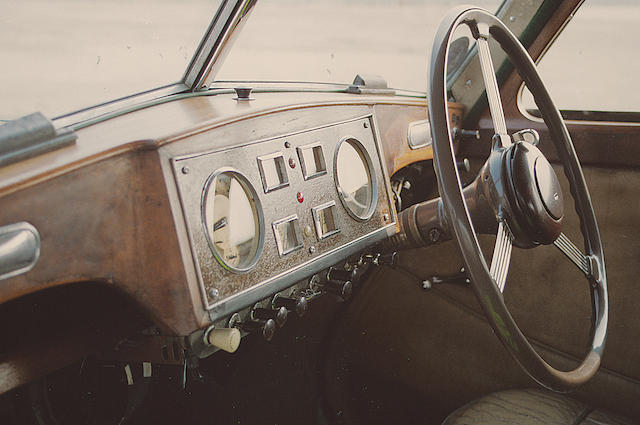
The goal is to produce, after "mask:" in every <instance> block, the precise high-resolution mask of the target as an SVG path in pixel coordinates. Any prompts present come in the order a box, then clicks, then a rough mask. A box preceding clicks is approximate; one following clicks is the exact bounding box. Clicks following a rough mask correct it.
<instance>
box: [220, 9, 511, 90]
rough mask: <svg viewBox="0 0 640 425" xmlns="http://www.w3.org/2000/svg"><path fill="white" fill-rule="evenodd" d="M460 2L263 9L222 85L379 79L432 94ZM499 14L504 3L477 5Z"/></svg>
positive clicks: (234, 55) (230, 59)
mask: <svg viewBox="0 0 640 425" xmlns="http://www.w3.org/2000/svg"><path fill="white" fill-rule="evenodd" d="M465 3H469V1H463V0H459V1H455V0H431V1H425V0H330V1H326V0H325V1H313V0H307V1H292V0H269V1H260V2H258V4H257V5H256V7H255V8H254V11H253V13H252V16H251V19H249V21H248V22H247V24H246V26H245V27H244V28H243V30H242V33H241V34H240V35H239V36H238V39H237V41H236V43H235V44H234V46H233V49H232V51H231V53H230V54H229V56H228V57H227V59H226V61H225V62H224V64H223V66H222V68H221V69H220V72H219V73H218V75H217V76H216V80H217V81H224V80H236V81H237V80H248V81H255V80H259V81H314V82H331V83H351V82H352V81H353V79H354V77H355V76H356V75H357V74H377V75H380V76H382V77H383V78H384V79H385V80H386V81H387V83H388V84H389V86H390V87H395V88H403V89H409V90H418V91H422V92H424V91H425V90H426V87H427V65H428V60H429V57H430V54H431V53H430V52H431V46H432V43H433V37H434V35H435V31H436V28H437V26H438V24H439V23H440V20H441V19H442V17H443V16H444V15H445V14H446V13H447V12H448V11H449V10H450V9H451V8H452V7H454V6H456V5H460V4H465ZM473 3H474V4H475V5H477V6H480V7H483V8H485V9H487V10H489V11H491V12H495V11H496V10H497V9H498V6H499V4H500V3H501V1H499V0H475V1H473Z"/></svg>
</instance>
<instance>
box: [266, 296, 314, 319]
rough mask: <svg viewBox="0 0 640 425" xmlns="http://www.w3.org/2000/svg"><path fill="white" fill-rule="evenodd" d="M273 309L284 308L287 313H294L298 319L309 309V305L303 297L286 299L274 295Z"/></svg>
mask: <svg viewBox="0 0 640 425" xmlns="http://www.w3.org/2000/svg"><path fill="white" fill-rule="evenodd" d="M273 307H274V308H281V307H284V308H286V309H287V310H289V311H295V312H296V314H297V315H298V316H299V317H302V316H304V314H305V313H306V312H307V310H308V309H309V304H308V303H307V299H306V298H305V297H298V298H287V297H281V296H278V295H276V297H275V298H274V299H273Z"/></svg>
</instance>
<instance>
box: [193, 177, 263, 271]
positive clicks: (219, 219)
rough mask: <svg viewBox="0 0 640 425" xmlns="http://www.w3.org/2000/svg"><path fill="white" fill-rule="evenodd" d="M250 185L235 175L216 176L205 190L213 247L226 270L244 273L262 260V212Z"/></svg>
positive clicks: (206, 222)
mask: <svg viewBox="0 0 640 425" xmlns="http://www.w3.org/2000/svg"><path fill="white" fill-rule="evenodd" d="M257 199H258V198H257V196H256V194H255V191H254V190H253V188H252V186H251V185H250V184H249V182H248V181H247V180H246V179H245V178H244V177H243V176H242V175H241V174H239V173H237V172H235V171H228V170H226V171H222V172H216V173H214V174H213V175H212V176H211V177H210V178H209V183H208V185H207V187H206V189H205V196H204V205H203V214H204V225H205V228H206V233H207V237H208V239H209V245H210V246H211V249H212V251H213V254H214V255H215V257H216V258H217V259H218V261H219V262H220V263H221V264H222V265H223V266H225V267H226V268H228V269H230V270H232V271H236V272H243V271H247V270H249V269H251V268H252V267H253V266H254V265H255V263H256V262H257V260H258V256H259V254H260V250H261V248H262V242H263V240H264V236H263V234H262V228H263V225H262V211H261V209H260V205H259V204H258V201H257Z"/></svg>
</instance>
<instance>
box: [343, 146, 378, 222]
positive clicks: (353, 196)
mask: <svg viewBox="0 0 640 425" xmlns="http://www.w3.org/2000/svg"><path fill="white" fill-rule="evenodd" d="M334 167H335V170H334V171H335V179H336V187H337V188H338V193H339V194H340V200H341V201H342V204H343V205H344V207H345V208H346V209H347V211H348V212H349V214H350V215H351V216H352V217H353V218H355V219H357V220H368V219H369V218H371V215H372V214H373V210H374V209H375V203H376V200H377V197H378V192H377V187H376V185H375V184H374V177H373V166H372V163H371V158H370V157H369V154H368V153H367V150H366V149H365V148H364V146H362V143H360V142H359V141H358V140H356V139H354V138H346V139H343V140H342V141H341V142H340V143H339V144H338V148H337V150H336V156H335V161H334Z"/></svg>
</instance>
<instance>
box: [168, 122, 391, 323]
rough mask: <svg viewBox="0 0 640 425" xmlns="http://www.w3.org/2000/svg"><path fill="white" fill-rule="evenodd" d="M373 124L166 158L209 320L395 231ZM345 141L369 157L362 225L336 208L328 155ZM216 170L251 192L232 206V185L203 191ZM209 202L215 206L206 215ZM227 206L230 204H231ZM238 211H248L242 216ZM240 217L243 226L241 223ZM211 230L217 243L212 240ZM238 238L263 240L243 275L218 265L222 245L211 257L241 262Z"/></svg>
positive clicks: (347, 124) (340, 205)
mask: <svg viewBox="0 0 640 425" xmlns="http://www.w3.org/2000/svg"><path fill="white" fill-rule="evenodd" d="M374 124H375V123H374V120H373V116H371V115H369V116H365V117H361V118H357V119H353V120H349V121H346V122H340V123H335V124H331V125H327V126H323V127H319V128H314V129H310V130H308V131H304V132H298V133H294V134H288V135H283V136H280V137H277V138H271V139H268V140H258V141H253V142H252V141H247V142H246V143H242V141H239V143H240V144H239V145H238V146H237V147H233V148H226V149H222V150H217V151H211V152H203V153H199V154H194V155H189V156H182V157H178V158H174V159H173V160H172V163H173V168H174V175H175V178H176V183H177V186H178V191H179V194H180V198H181V203H182V207H183V209H184V214H185V218H186V221H187V223H186V224H187V229H188V232H189V238H190V243H191V248H192V252H193V254H194V258H195V261H196V271H197V273H198V278H199V279H200V284H201V288H202V295H203V300H204V304H205V306H206V308H207V309H209V310H210V311H211V313H212V316H214V317H218V316H221V315H223V314H225V313H228V312H229V311H232V310H233V309H234V308H238V307H241V306H244V305H248V303H249V302H250V300H249V299H254V298H255V299H258V295H262V296H267V295H268V294H269V293H272V292H275V291H278V290H281V289H283V288H284V287H286V286H287V285H291V284H293V283H295V279H300V278H301V277H304V276H305V274H306V275H309V274H311V273H313V272H316V271H318V270H320V269H322V268H324V267H327V265H329V264H330V263H331V262H332V261H333V262H335V261H339V260H340V259H341V258H344V257H346V256H347V255H351V254H353V253H354V252H356V251H357V249H358V248H359V247H360V249H362V247H364V246H367V245H371V244H372V243H373V242H375V241H377V240H381V239H383V238H385V237H386V236H387V235H389V234H391V233H393V232H394V231H395V212H394V210H393V207H392V204H391V200H390V196H389V186H388V181H387V177H386V170H385V169H384V163H383V162H382V161H381V154H380V147H379V144H378V142H377V140H376V135H375V132H374ZM347 139H348V140H355V141H357V143H359V146H361V147H362V149H363V150H364V151H365V153H366V155H367V156H368V158H370V164H368V165H369V167H370V176H369V177H370V184H372V185H374V189H375V190H372V191H371V193H375V197H374V199H372V200H371V202H372V207H371V209H372V213H371V215H370V217H368V218H367V219H366V220H362V219H356V218H354V217H353V214H351V213H349V212H348V211H347V210H346V209H345V207H344V200H343V199H341V196H342V197H344V194H340V193H339V190H340V189H339V188H338V187H337V183H336V182H337V179H336V164H335V163H334V162H335V161H336V159H335V158H336V156H337V155H336V149H338V147H339V145H340V144H341V143H342V142H344V140H347ZM354 143H355V142H354ZM301 160H302V161H304V162H305V164H304V167H303V166H302V165H303V164H301V163H300V161H301ZM325 162H326V163H325ZM348 165H349V164H348ZM220 170H233V173H236V174H237V175H238V176H241V177H242V180H244V184H245V185H246V184H248V185H250V186H251V188H249V189H248V190H244V192H243V193H245V195H244V197H240V198H239V199H241V200H240V201H234V198H237V196H236V195H234V194H233V191H234V190H233V188H232V187H231V188H229V187H226V186H225V188H224V190H222V189H221V191H222V192H221V193H222V194H220V193H209V192H211V190H212V189H209V190H207V187H208V186H207V182H209V181H210V180H211V176H215V175H216V173H220ZM340 172H341V173H343V174H345V173H349V170H348V169H343V170H340ZM311 177H313V178H311ZM236 192H239V191H238V190H236ZM356 196H357V195H356ZM216 199H219V200H218V201H216ZM367 199H370V197H369V198H367ZM216 202H219V203H220V205H222V207H220V208H218V209H216V206H215V203H216ZM234 202H239V204H238V205H240V206H239V207H234V205H233V203H234ZM247 202H248V203H249V204H251V205H250V206H248V204H247ZM210 204H213V205H214V206H211V205H210ZM245 204H247V205H245ZM234 208H235V209H234ZM220 211H222V212H220ZM225 211H226V213H225ZM242 211H255V213H253V215H250V214H248V213H246V214H245V215H243V212H242ZM227 215H228V216H227ZM258 216H259V217H260V221H261V228H260V229H259V232H261V233H260V234H254V233H252V232H253V231H252V230H250V229H251V228H252V226H254V224H255V222H250V221H251V220H253V219H254V218H251V217H258ZM210 217H214V218H213V219H212V218H210ZM243 217H245V218H243ZM291 217H295V222H293V221H290V219H291ZM243 220H245V221H248V222H247V223H245V224H246V225H244V224H243ZM287 223H294V224H295V225H291V224H287ZM207 226H209V227H211V226H215V228H211V229H209V228H208V227H207ZM224 226H227V227H228V228H227V229H224ZM216 232H218V233H219V234H221V235H222V237H220V238H216V237H213V240H212V236H211V235H214V234H216ZM217 239H220V240H217ZM245 239H246V240H247V241H252V240H253V241H255V240H260V241H263V243H262V245H261V247H260V252H259V256H258V258H257V261H255V263H252V264H251V268H249V269H247V270H245V269H239V268H233V267H226V264H225V261H224V259H222V258H221V256H220V255H219V253H217V252H216V246H212V244H214V245H215V244H216V243H218V244H226V245H228V246H226V245H225V246H222V245H221V247H220V249H218V250H217V251H220V252H225V253H230V254H228V255H229V256H228V257H227V258H231V260H228V261H233V255H236V252H237V255H242V250H243V245H248V244H249V242H245ZM229 247H231V248H229ZM233 249H235V251H234V250H233ZM214 253H215V255H214ZM251 294H253V295H251ZM245 298H247V299H245Z"/></svg>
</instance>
